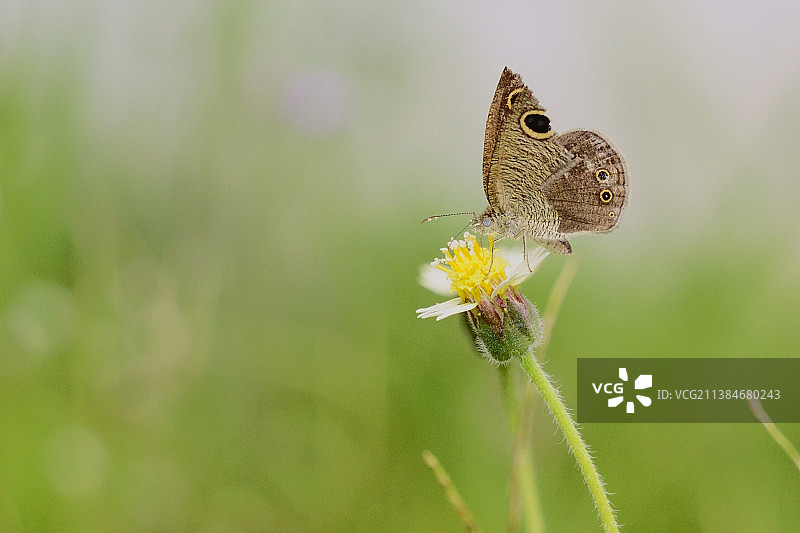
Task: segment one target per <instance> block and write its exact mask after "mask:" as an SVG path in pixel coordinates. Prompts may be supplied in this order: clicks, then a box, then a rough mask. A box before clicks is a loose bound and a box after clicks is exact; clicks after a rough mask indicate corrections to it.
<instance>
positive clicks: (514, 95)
mask: <svg viewBox="0 0 800 533" xmlns="http://www.w3.org/2000/svg"><path fill="white" fill-rule="evenodd" d="M523 90H524V89H523V88H522V87H520V88H518V89H514V90H513V91H511V92H510V93H508V97H507V98H506V106H507V107H508V108H509V109H511V106H512V105H514V100H516V99H517V96H519V93H521V92H522V91H523Z"/></svg>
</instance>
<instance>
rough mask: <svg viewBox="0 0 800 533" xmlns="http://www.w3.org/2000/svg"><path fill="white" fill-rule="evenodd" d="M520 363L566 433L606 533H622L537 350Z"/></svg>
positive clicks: (584, 448)
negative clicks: (535, 354) (540, 362)
mask: <svg viewBox="0 0 800 533" xmlns="http://www.w3.org/2000/svg"><path fill="white" fill-rule="evenodd" d="M520 362H521V363H522V368H524V369H525V372H526V373H527V374H528V377H529V378H530V380H531V381H532V382H533V383H534V385H536V388H537V389H539V394H540V395H541V396H542V400H544V403H545V405H547V408H548V409H549V410H550V413H552V415H553V418H554V419H555V421H556V423H557V424H558V426H559V427H560V428H561V431H562V432H563V433H564V437H565V438H566V439H567V444H569V447H570V449H571V450H572V453H573V455H575V459H576V460H577V461H578V466H579V467H580V469H581V473H582V474H583V478H584V480H585V481H586V485H588V487H589V492H590V493H591V495H592V499H593V500H594V505H595V508H596V509H597V513H598V514H599V515H600V521H601V522H602V524H603V529H604V531H605V532H606V533H612V532H614V533H618V532H619V526H618V525H617V520H616V518H615V517H614V510H613V509H612V508H611V502H609V500H608V494H607V493H606V489H605V485H604V484H603V480H602V479H601V478H600V474H599V473H598V472H597V469H596V468H595V466H594V462H593V461H592V457H591V456H590V455H589V450H588V449H587V447H586V444H585V443H584V442H583V439H582V438H581V435H580V433H579V432H578V428H577V427H576V426H575V422H574V421H573V420H572V416H570V414H569V411H567V408H566V406H565V405H564V402H563V401H562V400H561V397H560V396H559V394H558V391H557V390H556V388H555V387H554V386H553V384H552V383H551V382H550V379H549V378H548V376H547V374H545V372H544V370H542V367H541V366H540V365H539V362H538V361H536V359H535V358H534V356H533V350H528V351H527V352H526V353H525V354H524V355H522V357H521V358H520Z"/></svg>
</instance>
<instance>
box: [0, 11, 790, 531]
mask: <svg viewBox="0 0 800 533" xmlns="http://www.w3.org/2000/svg"><path fill="white" fill-rule="evenodd" d="M70 4H71V5H68V4H66V3H58V2H55V1H52V0H51V1H39V0H37V1H33V2H12V3H9V4H3V5H2V6H0V531H10V532H15V531H75V532H82V531H208V532H211V531H213V532H218V531H398V532H400V531H403V532H405V531H459V530H460V529H461V526H460V524H459V523H458V520H457V519H456V517H455V515H454V513H453V512H452V510H451V509H450V508H449V507H448V505H447V503H446V501H445V500H444V497H443V495H442V494H441V491H440V489H439V487H438V486H437V485H436V483H435V482H434V480H433V477H432V475H431V473H430V472H429V471H428V470H427V468H426V467H425V465H424V464H423V462H422V459H421V452H422V450H423V449H426V448H427V449H430V450H432V451H433V452H434V453H435V454H436V455H437V456H438V457H439V459H440V460H441V461H442V463H443V465H444V466H445V467H446V468H447V469H448V471H449V472H450V474H451V475H452V477H453V479H454V481H455V483H456V484H457V486H458V487H459V489H460V491H461V493H462V495H463V496H464V498H465V499H466V501H467V503H468V504H469V505H470V506H471V508H472V510H473V512H474V513H475V515H476V518H477V520H478V521H479V522H480V523H481V524H482V525H483V527H484V529H485V530H486V531H499V530H501V529H502V527H503V524H504V519H505V510H506V480H507V474H508V468H509V460H510V453H511V452H510V450H511V442H510V440H511V439H510V437H509V436H508V435H507V431H506V424H505V421H504V419H503V416H502V407H501V403H500V397H499V390H498V384H497V375H496V371H495V370H494V369H493V368H491V367H490V366H488V365H487V364H486V363H485V362H484V361H483V360H481V359H480V358H479V357H478V356H477V355H476V354H475V353H474V350H473V349H472V347H471V345H470V341H469V339H468V337H467V335H466V334H465V330H464V328H463V327H462V325H461V324H460V323H459V322H458V319H455V318H453V319H448V320H446V321H444V322H441V323H434V322H433V321H424V322H423V321H419V320H417V319H416V318H415V317H414V312H413V311H414V309H416V308H418V307H423V306H427V305H430V304H431V303H432V302H434V301H437V300H436V297H435V296H433V295H430V294H428V293H427V292H426V291H425V290H423V289H422V288H420V287H418V286H417V284H416V273H417V268H418V265H419V264H421V263H423V262H425V261H429V260H430V259H432V258H433V257H434V256H435V255H437V253H438V248H439V247H440V246H442V245H443V244H444V242H445V241H446V239H447V238H448V236H450V235H451V234H453V233H454V232H456V231H458V230H459V228H461V227H462V226H463V225H464V224H465V223H466V220H465V219H461V218H459V219H444V220H441V221H438V222H436V223H434V224H428V225H424V226H420V225H419V223H418V221H419V220H420V219H422V218H423V217H425V216H427V215H431V214H437V213H441V212H449V211H460V210H465V209H466V210H478V209H481V208H483V206H484V202H485V200H484V198H483V194H482V188H481V182H480V168H481V167H480V165H481V161H480V157H481V149H482V143H483V126H484V121H485V118H486V113H487V110H488V105H489V101H490V98H491V95H492V91H493V90H494V87H495V84H496V82H497V77H498V76H499V74H500V72H501V70H502V68H503V66H505V65H508V66H510V67H511V68H512V69H514V70H516V71H518V72H520V73H521V74H522V75H523V76H524V78H525V80H526V81H527V82H528V84H529V85H530V86H531V87H532V88H533V90H534V92H535V93H536V94H537V96H538V97H539V98H540V100H541V101H542V102H543V104H544V105H545V106H546V107H547V108H548V110H549V112H550V114H551V116H552V117H553V121H554V126H555V127H556V129H558V130H565V129H569V128H571V127H579V126H584V127H593V128H596V129H598V130H600V131H602V132H604V133H606V134H607V135H608V136H609V137H611V138H612V139H614V141H615V143H616V144H617V145H618V146H619V147H620V148H621V149H622V150H623V152H624V153H625V154H626V157H627V160H628V165H629V171H630V180H631V196H630V204H629V206H628V209H627V211H626V212H625V213H624V215H623V217H622V220H621V223H620V228H619V230H618V231H616V232H614V233H613V234H609V235H606V236H591V237H589V236H587V237H577V238H576V239H574V241H573V246H574V248H575V250H576V254H577V255H578V256H579V261H580V267H579V270H578V274H577V277H576V279H575V281H574V283H573V285H572V287H571V289H570V292H569V294H568V295H567V298H566V301H565V302H564V306H563V308H562V311H561V315H560V318H559V321H558V324H557V325H556V327H555V329H554V337H553V339H552V343H551V346H550V349H549V358H550V361H549V363H548V364H547V367H546V368H547V370H548V371H549V373H550V374H552V375H553V376H554V377H555V378H556V379H557V381H558V382H559V383H560V385H561V390H562V392H563V394H564V396H565V399H566V401H567V403H568V405H572V406H574V396H575V391H574V386H575V367H576V358H577V357H588V356H693V355H697V356H713V357H724V356H786V357H790V356H798V355H800V354H799V353H798V351H800V333H799V332H798V329H797V324H798V309H799V308H800V276H798V271H800V225H798V222H797V216H798V208H797V198H798V197H800V179H798V175H799V174H800V171H798V169H799V168H800V149H798V148H800V147H799V146H798V138H799V137H798V132H800V103H798V99H797V94H798V93H800V37H798V33H797V31H796V29H795V28H796V22H797V21H798V20H799V19H800V10H799V9H798V8H797V7H796V6H792V7H785V6H784V7H781V6H778V5H775V6H771V5H765V4H764V3H758V4H757V5H755V4H754V5H753V6H751V7H736V6H731V5H729V3H724V2H716V3H709V5H708V6H705V7H697V6H694V4H693V3H689V2H682V3H672V4H669V8H667V7H662V6H661V5H660V4H657V3H653V4H652V5H651V4H648V3H637V4H635V7H629V6H627V5H626V4H624V3H619V4H612V5H609V6H607V7H604V8H600V7H599V6H597V5H596V4H595V3H589V2H586V3H581V2H572V3H558V4H554V3H552V2H546V3H545V2H542V3H540V2H536V3H529V2H501V3H500V4H496V3H487V4H486V5H472V4H470V5H463V6H462V5H461V4H459V3H447V2H417V3H411V4H408V3H402V2H401V3H397V2H395V3H385V4H381V3H375V4H366V3H360V2H352V3H338V2H309V3H303V2H300V3H291V2H289V3H287V2H280V3H279V2H267V3H256V2H244V1H239V2H237V1H232V2H223V1H219V2H214V1H212V2H205V3H192V2H179V3H166V4H163V5H162V4H161V3H158V2H140V3H127V2H119V1H117V2H105V3H101V2H71V3H70ZM767 4H770V2H767ZM631 6H633V4H631ZM563 264H564V259H563V258H559V257H550V258H548V259H547V260H546V261H545V263H544V265H543V267H542V269H541V271H540V273H539V274H538V275H537V276H535V277H534V278H533V279H531V280H530V281H528V282H526V284H525V285H524V286H523V290H524V291H525V292H526V293H527V295H528V296H529V297H531V298H532V299H533V300H534V301H539V302H543V301H544V299H545V297H546V295H547V294H548V293H549V291H550V288H551V286H552V283H553V282H554V280H555V278H556V276H557V275H558V273H559V272H560V269H561V267H562V265H563ZM798 408H800V406H798ZM782 429H783V430H784V432H785V433H786V435H787V437H788V438H790V439H791V440H793V442H795V444H797V443H799V442H800V429H798V427H797V426H792V425H788V426H787V425H783V426H782ZM534 431H535V436H534V445H535V451H534V457H535V460H536V464H537V469H538V471H539V473H540V477H539V479H538V480H537V481H538V484H539V487H540V492H541V496H542V501H543V507H544V509H545V514H546V522H547V524H548V525H549V527H550V529H549V530H550V531H554V532H560V531H596V530H598V529H599V525H598V522H597V519H596V517H595V514H594V511H593V509H592V507H591V502H590V500H589V496H588V493H587V491H586V489H585V487H583V486H582V485H581V479H580V476H579V474H578V472H577V468H576V465H575V461H574V459H573V458H572V457H570V456H569V455H568V454H567V451H566V447H565V445H564V443H563V441H562V438H561V436H560V435H559V434H557V433H556V430H555V428H554V426H553V424H552V422H551V420H550V419H549V418H548V416H547V415H546V414H545V413H544V412H543V411H540V412H537V414H536V421H535V429H534ZM584 437H585V438H586V440H587V441H588V443H589V444H590V445H591V446H592V448H593V450H594V452H595V457H596V461H597V465H598V468H599V470H600V472H601V473H602V474H603V476H604V478H605V480H606V482H607V484H608V488H609V490H610V491H611V492H612V493H613V497H612V503H613V504H614V505H615V506H616V507H617V508H618V509H619V519H620V522H621V523H622V525H623V526H624V530H627V531H632V532H637V531H681V532H693V531H703V532H723V531H724V532H729V531H772V532H780V531H787V532H788V531H796V530H797V525H798V524H799V523H800V506H799V505H798V504H797V502H798V501H799V500H800V472H798V471H797V469H796V468H794V467H793V466H792V464H791V462H790V461H789V460H788V458H787V457H786V456H785V455H783V453H782V452H781V450H780V449H779V447H778V446H777V445H776V444H775V443H774V442H773V441H772V440H771V439H770V438H769V436H768V434H767V433H766V431H764V429H763V428H762V427H761V426H760V425H758V424H736V425H722V424H718V425H679V424H664V425H637V424H630V425H602V424H595V425H587V426H586V427H585V428H584Z"/></svg>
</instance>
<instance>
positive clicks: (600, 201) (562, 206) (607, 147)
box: [542, 130, 628, 233]
mask: <svg viewBox="0 0 800 533" xmlns="http://www.w3.org/2000/svg"><path fill="white" fill-rule="evenodd" d="M556 142H558V143H559V144H561V145H562V146H563V147H564V148H566V149H567V151H568V152H570V153H571V154H573V155H574V156H575V164H573V165H571V166H570V167H569V168H568V169H567V170H566V171H565V172H563V173H561V174H558V175H555V176H553V177H552V178H550V179H548V180H547V181H545V183H544V185H543V186H542V191H543V192H544V195H545V197H546V198H547V201H548V202H549V203H550V205H551V206H553V208H554V209H555V210H556V212H557V213H558V217H559V226H558V230H559V231H560V232H562V233H576V232H579V231H610V230H611V229H613V228H614V226H616V225H617V221H618V220H619V216H620V214H621V212H622V208H623V207H624V205H625V199H626V197H627V191H628V182H627V180H628V177H627V173H626V170H625V161H624V160H623V159H622V156H621V155H620V153H619V152H618V151H617V150H616V149H615V148H614V147H613V146H612V145H611V143H610V142H608V140H606V139H605V138H603V137H602V136H601V135H600V134H599V133H597V132H594V131H590V130H572V131H568V132H565V133H562V134H561V135H558V136H557V137H556Z"/></svg>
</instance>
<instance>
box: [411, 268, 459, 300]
mask: <svg viewBox="0 0 800 533" xmlns="http://www.w3.org/2000/svg"><path fill="white" fill-rule="evenodd" d="M419 284H420V285H422V286H423V287H425V288H426V289H428V290H429V291H431V292H433V293H436V294H438V295H439V296H451V295H453V294H455V293H454V292H453V290H452V289H451V288H450V278H448V277H447V274H445V273H444V272H442V271H441V270H439V269H438V268H436V267H435V266H433V265H422V266H421V267H419Z"/></svg>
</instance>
